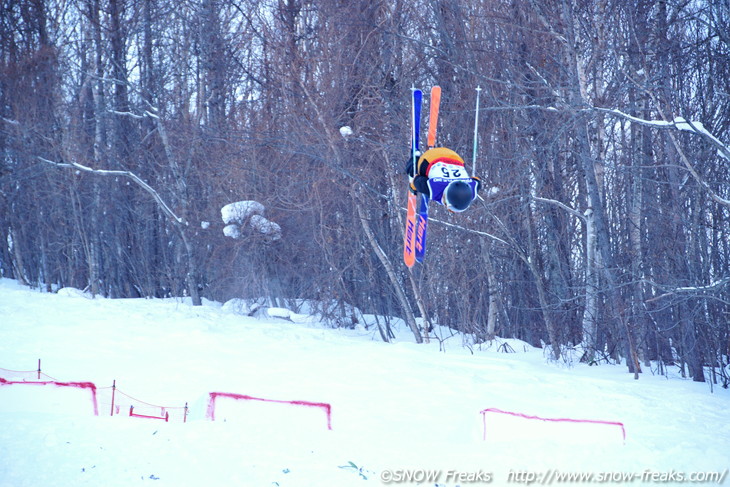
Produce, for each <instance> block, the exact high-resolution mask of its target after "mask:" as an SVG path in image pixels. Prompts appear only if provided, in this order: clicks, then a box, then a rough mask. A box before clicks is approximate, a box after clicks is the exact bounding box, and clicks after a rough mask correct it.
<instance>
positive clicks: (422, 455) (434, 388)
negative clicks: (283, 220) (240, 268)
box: [0, 279, 730, 487]
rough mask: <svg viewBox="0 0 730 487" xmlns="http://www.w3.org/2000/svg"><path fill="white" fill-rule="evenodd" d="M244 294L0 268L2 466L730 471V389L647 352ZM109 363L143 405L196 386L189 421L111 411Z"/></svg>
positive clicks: (14, 473) (240, 482)
mask: <svg viewBox="0 0 730 487" xmlns="http://www.w3.org/2000/svg"><path fill="white" fill-rule="evenodd" d="M244 303H245V302H244V301H241V300H235V301H232V302H229V303H226V304H225V305H223V304H221V303H215V302H209V301H206V302H205V303H204V306H202V307H193V306H191V305H190V304H189V302H188V300H185V299H164V300H162V299H118V300H110V299H103V298H98V297H97V298H95V299H91V297H90V296H89V295H88V294H86V293H83V292H81V291H79V290H73V289H62V290H60V291H59V292H57V293H44V292H39V291H37V290H31V289H29V288H26V287H23V286H21V285H19V284H18V283H17V282H15V281H11V280H7V279H0V317H2V318H0V378H1V379H3V380H5V383H4V384H2V381H0V459H1V460H0V486H2V487H11V486H12V487H23V486H28V487H31V486H32V487H39V486H42V487H49V486H80V485H91V486H105V487H114V486H131V485H155V486H175V487H180V486H201V487H202V486H282V487H283V486H322V487H330V486H332V487H335V486H337V487H339V486H369V485H372V486H377V485H384V484H386V483H389V482H390V483H393V484H398V485H424V486H425V485H428V486H434V485H438V486H456V485H461V486H466V485H507V484H520V483H523V484H530V483H538V484H545V485H548V484H551V483H555V484H558V483H570V484H572V485H581V484H588V483H596V482H600V483H603V484H606V485H654V484H662V485H681V484H682V483H683V482H678V481H679V480H681V479H683V480H684V483H689V480H690V479H694V480H695V481H697V480H702V482H693V484H694V485H697V484H703V483H704V484H710V485H718V484H719V483H722V482H723V481H726V480H727V477H728V467H729V466H730V465H729V463H730V462H729V460H728V451H730V421H728V419H730V416H729V414H728V411H730V393H729V392H728V391H727V390H725V389H722V388H714V389H713V390H711V389H710V386H709V385H708V384H701V383H694V382H692V381H689V380H684V379H681V378H679V377H678V376H676V374H675V373H673V374H672V376H671V377H670V378H666V377H663V376H656V375H653V374H652V372H651V370H646V371H645V373H644V374H643V375H642V377H641V379H640V380H638V381H635V380H634V379H633V375H631V374H628V373H627V372H626V368H625V367H624V366H618V365H601V366H594V367H588V366H586V365H583V364H579V363H575V364H566V363H553V362H549V361H547V359H546V358H545V355H544V354H543V351H542V350H540V349H535V348H532V347H530V346H529V345H527V344H525V343H523V342H520V341H517V340H500V339H498V340H495V341H494V342H492V343H489V344H483V345H481V346H480V345H474V344H473V343H471V341H470V340H469V338H468V337H465V336H463V335H459V334H454V333H452V332H450V331H449V329H447V328H437V329H436V332H435V335H436V336H435V337H434V338H432V339H431V341H430V343H429V344H422V345H417V344H415V343H414V342H413V337H412V335H411V334H410V332H409V331H408V329H407V327H406V326H405V325H404V324H403V323H402V322H396V323H395V330H394V331H395V335H396V338H395V339H394V340H393V343H384V342H382V341H381V340H380V334H379V333H378V331H377V327H376V326H375V325H374V323H375V317H373V316H367V315H366V316H364V317H362V318H361V320H360V321H361V322H360V323H358V324H357V325H356V326H355V327H354V328H353V329H344V328H339V329H332V328H329V327H327V326H325V325H322V324H321V323H320V322H319V321H318V319H317V318H316V317H313V316H308V315H306V314H301V310H297V311H296V312H295V311H294V310H288V309H285V308H268V310H264V311H266V312H262V313H256V312H255V311H256V310H257V309H259V307H257V306H247V305H245V304H244ZM248 315H251V316H248ZM379 321H380V323H382V322H383V320H382V317H381V318H380V319H379ZM38 359H42V371H43V373H44V374H47V375H48V376H51V377H52V378H54V379H55V380H56V381H59V382H65V383H72V382H73V383H93V384H95V385H96V386H97V387H98V393H99V394H98V395H99V398H98V416H97V415H94V411H93V407H92V402H93V401H92V399H91V395H90V394H89V390H87V389H80V388H75V387H60V386H54V385H46V386H35V385H31V384H10V383H9V382H11V381H15V382H17V381H18V380H16V378H13V377H11V376H12V375H13V374H16V373H14V372H11V371H18V370H20V371H33V370H35V369H36V365H37V361H38ZM5 369H9V370H10V371H9V370H5ZM31 375H32V374H31ZM23 380H26V381H32V380H33V378H32V377H31V378H27V377H26V378H25V379H23ZM114 381H116V382H115V384H116V387H118V391H119V392H120V393H121V392H122V391H123V392H124V393H126V394H128V395H129V396H132V397H133V398H135V399H134V401H138V403H139V405H140V408H142V407H143V406H144V403H150V404H156V405H163V406H169V407H180V406H183V405H184V404H185V403H187V404H188V406H189V410H188V416H187V420H186V422H183V421H182V419H181V418H182V417H184V416H181V415H180V411H181V410H180V409H176V410H174V414H171V415H170V420H169V422H165V421H164V420H160V419H154V418H146V417H140V416H132V417H130V416H129V415H128V414H127V413H126V412H125V411H122V412H121V413H119V414H117V413H115V414H114V415H113V416H112V415H111V414H112V413H113V412H115V411H114V410H113V409H110V408H109V407H108V406H109V405H108V403H107V402H108V400H109V399H108V398H109V392H110V389H109V386H111V385H112V383H114ZM211 393H213V394H219V395H217V396H216V398H217V399H216V402H215V415H214V417H215V420H212V419H211V414H209V413H210V406H211V401H210V399H211V397H213V396H212V395H211ZM244 396H245V397H248V398H256V400H237V399H235V398H236V397H244ZM288 401H298V403H295V404H292V403H290V402H288ZM307 405H310V406H311V405H319V406H315V407H307ZM324 405H329V406H331V418H329V419H331V428H332V429H331V430H330V429H328V418H327V415H326V412H327V411H326V409H327V408H326V407H324ZM485 410H488V411H487V412H486V413H484V414H481V411H485ZM135 411H137V409H136V407H135ZM152 416H154V415H152ZM538 418H542V419H538ZM584 420H587V421H589V422H584ZM592 421H595V422H592ZM624 428H625V433H626V438H625V439H624V438H623V429H624ZM571 474H576V475H577V474H582V475H585V476H589V477H591V480H592V482H588V481H585V482H580V481H578V480H576V479H574V480H573V481H571V482H568V481H567V480H566V478H565V477H564V476H565V475H571ZM586 479H587V478H585V477H584V480H586Z"/></svg>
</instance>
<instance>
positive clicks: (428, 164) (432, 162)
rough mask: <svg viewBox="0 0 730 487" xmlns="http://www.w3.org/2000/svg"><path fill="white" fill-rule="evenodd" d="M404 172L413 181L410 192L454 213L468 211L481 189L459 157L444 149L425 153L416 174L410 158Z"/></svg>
mask: <svg viewBox="0 0 730 487" xmlns="http://www.w3.org/2000/svg"><path fill="white" fill-rule="evenodd" d="M407 172H408V175H409V176H410V177H411V178H412V179H411V183H410V187H411V191H413V192H419V193H423V194H425V195H426V196H428V197H429V199H430V200H432V201H435V202H437V203H440V204H442V205H444V206H445V207H446V208H448V209H449V210H450V211H453V212H457V213H458V212H462V211H464V210H466V209H467V208H469V205H471V202H472V201H474V199H476V197H477V191H479V189H480V187H481V181H480V180H479V178H478V177H469V173H468V172H467V170H466V167H464V160H463V159H462V158H461V157H460V156H459V154H457V153H456V152H454V151H453V150H451V149H447V148H445V147H436V148H433V149H429V150H427V151H426V152H424V153H423V154H422V155H421V156H420V157H419V159H418V162H417V164H416V170H415V171H414V170H413V162H412V159H409V161H408V167H407Z"/></svg>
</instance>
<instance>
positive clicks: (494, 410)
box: [480, 408, 626, 443]
mask: <svg viewBox="0 0 730 487" xmlns="http://www.w3.org/2000/svg"><path fill="white" fill-rule="evenodd" d="M490 413H491V414H498V415H506V416H511V417H515V418H520V419H525V420H531V421H541V422H547V423H572V424H585V425H599V426H608V427H616V428H620V429H621V438H622V439H623V441H624V443H625V442H626V427H625V426H624V424H623V423H621V422H619V421H606V420H602V419H576V418H544V417H541V416H534V415H531V414H524V413H519V412H515V411H504V410H502V409H497V408H487V409H484V410H482V411H480V414H481V415H482V425H483V428H484V433H483V439H484V440H486V439H487V436H488V435H487V414H490Z"/></svg>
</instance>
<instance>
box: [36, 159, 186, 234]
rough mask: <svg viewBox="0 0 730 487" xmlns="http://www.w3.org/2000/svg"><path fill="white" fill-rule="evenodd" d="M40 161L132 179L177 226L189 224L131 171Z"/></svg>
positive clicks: (76, 163) (74, 163)
mask: <svg viewBox="0 0 730 487" xmlns="http://www.w3.org/2000/svg"><path fill="white" fill-rule="evenodd" d="M38 159H39V160H41V161H43V162H45V163H48V164H52V165H54V166H57V167H67V168H76V169H79V170H81V171H86V172H90V173H94V174H101V175H103V176H123V177H126V178H129V179H131V180H132V181H134V182H135V183H136V184H137V185H139V186H140V187H141V188H142V189H144V190H145V191H147V192H148V193H149V194H151V195H152V197H153V198H154V199H155V201H156V202H157V204H158V205H159V207H160V208H161V209H162V211H163V212H164V213H165V214H166V215H167V216H168V217H169V218H170V219H171V220H172V221H173V223H175V224H177V225H183V226H187V225H188V222H187V221H185V219H184V218H180V217H179V216H177V215H176V214H175V212H174V211H172V209H170V207H169V206H167V204H166V203H165V201H164V200H163V199H162V197H161V196H160V194H159V193H158V192H157V191H156V190H155V189H154V188H153V187H152V186H150V185H149V184H147V183H145V182H144V181H142V179H140V178H139V176H137V175H136V174H134V173H133V172H130V171H115V170H108V169H92V168H90V167H87V166H84V165H83V164H79V163H78V162H54V161H49V160H48V159H45V158H43V157H40V156H39V157H38Z"/></svg>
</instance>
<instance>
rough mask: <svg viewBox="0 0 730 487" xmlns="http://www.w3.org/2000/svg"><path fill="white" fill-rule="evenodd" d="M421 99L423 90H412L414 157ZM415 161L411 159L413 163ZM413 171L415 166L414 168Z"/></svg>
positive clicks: (418, 137) (419, 126) (419, 128)
mask: <svg viewBox="0 0 730 487" xmlns="http://www.w3.org/2000/svg"><path fill="white" fill-rule="evenodd" d="M422 100H423V92H422V91H421V90H417V89H414V90H413V113H412V120H411V122H412V123H411V130H412V131H413V132H412V133H411V157H413V158H414V159H415V157H416V151H417V150H419V147H420V145H421V102H422ZM416 162H417V161H415V160H414V161H413V164H415V163H416ZM414 172H415V168H414Z"/></svg>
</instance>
